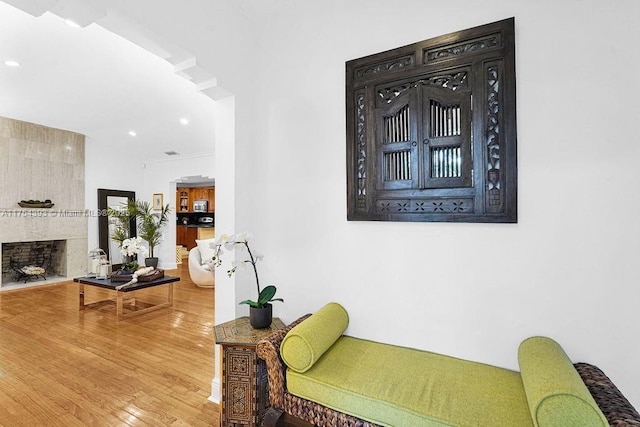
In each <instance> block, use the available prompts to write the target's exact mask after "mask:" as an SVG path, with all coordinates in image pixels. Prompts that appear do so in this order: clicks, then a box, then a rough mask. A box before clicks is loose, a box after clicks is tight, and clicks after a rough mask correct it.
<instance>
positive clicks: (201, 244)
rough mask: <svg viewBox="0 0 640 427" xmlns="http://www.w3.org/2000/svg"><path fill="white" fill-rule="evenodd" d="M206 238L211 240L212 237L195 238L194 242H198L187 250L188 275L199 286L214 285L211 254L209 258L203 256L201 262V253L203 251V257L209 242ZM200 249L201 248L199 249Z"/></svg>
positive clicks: (209, 286)
mask: <svg viewBox="0 0 640 427" xmlns="http://www.w3.org/2000/svg"><path fill="white" fill-rule="evenodd" d="M208 240H210V241H211V242H213V239H207V240H200V241H198V240H196V243H198V244H197V245H196V246H195V247H194V248H193V249H191V250H190V251H189V275H190V276H191V280H192V281H193V283H195V284H196V285H197V286H199V287H201V288H213V287H215V279H214V267H213V262H211V257H213V255H211V257H209V259H206V258H205V261H204V264H203V255H202V253H203V252H204V253H205V257H206V256H207V254H208V253H209V251H208V250H207V249H206V248H208V244H209V241H208ZM201 249H203V250H202V251H201Z"/></svg>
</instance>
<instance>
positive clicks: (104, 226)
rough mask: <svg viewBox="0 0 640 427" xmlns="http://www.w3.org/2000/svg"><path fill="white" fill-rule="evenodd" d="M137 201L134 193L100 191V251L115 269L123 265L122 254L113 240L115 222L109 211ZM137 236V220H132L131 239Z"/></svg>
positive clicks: (101, 189)
mask: <svg viewBox="0 0 640 427" xmlns="http://www.w3.org/2000/svg"><path fill="white" fill-rule="evenodd" d="M135 200H136V193H135V192H134V191H123V190H106V189H104V188H99V189H98V210H99V212H100V216H99V217H98V241H99V243H100V249H102V250H104V251H105V253H106V254H107V257H108V258H109V260H110V261H111V265H112V266H113V268H114V269H118V268H120V264H122V254H121V253H120V248H119V247H118V244H117V243H116V242H115V241H113V240H112V239H111V234H112V233H113V228H114V225H113V221H110V220H109V216H108V215H107V211H108V208H113V209H120V208H122V207H123V206H126V204H127V202H129V201H135ZM135 236H136V223H135V218H132V219H131V226H130V236H129V237H135Z"/></svg>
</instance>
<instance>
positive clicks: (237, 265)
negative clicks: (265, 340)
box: [213, 233, 284, 329]
mask: <svg viewBox="0 0 640 427" xmlns="http://www.w3.org/2000/svg"><path fill="white" fill-rule="evenodd" d="M250 238H251V234H250V233H239V234H234V235H231V236H228V235H226V234H223V235H222V236H220V237H218V238H216V240H215V242H214V243H213V248H214V255H213V263H214V265H215V266H216V267H219V266H220V265H222V259H221V258H220V256H221V254H222V250H223V248H224V249H226V250H227V251H233V250H235V249H239V252H240V255H242V254H243V253H244V252H245V251H246V253H247V255H248V256H247V257H245V259H240V260H238V259H236V260H234V261H233V262H232V265H231V269H229V270H227V275H228V276H229V277H231V276H232V275H233V273H235V272H236V271H237V270H241V269H244V267H245V266H246V265H247V264H251V266H252V267H253V274H254V276H255V278H256V288H257V291H258V293H257V297H258V298H257V299H256V300H255V301H253V300H244V301H242V302H241V303H240V304H247V305H248V306H249V324H250V325H251V326H252V327H253V328H255V329H263V328H268V327H269V325H271V320H272V319H273V309H272V306H271V302H273V301H281V302H284V300H283V299H282V298H274V296H275V294H276V290H277V289H276V287H275V286H274V285H268V286H265V287H264V289H260V279H259V277H258V268H257V267H256V263H257V262H258V261H259V260H261V259H262V256H261V255H256V254H254V253H253V252H251V248H250V247H249V239H250Z"/></svg>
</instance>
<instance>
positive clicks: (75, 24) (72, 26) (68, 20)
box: [64, 19, 80, 28]
mask: <svg viewBox="0 0 640 427" xmlns="http://www.w3.org/2000/svg"><path fill="white" fill-rule="evenodd" d="M64 23H65V24H67V25H68V26H70V27H71V28H80V24H78V23H77V22H74V21H72V20H71V19H65V21H64Z"/></svg>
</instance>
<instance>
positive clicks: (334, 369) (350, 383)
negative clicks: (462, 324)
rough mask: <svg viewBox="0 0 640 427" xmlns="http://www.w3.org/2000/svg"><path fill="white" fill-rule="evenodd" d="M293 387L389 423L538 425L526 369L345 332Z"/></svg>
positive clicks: (292, 375)
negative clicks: (522, 373) (524, 379)
mask: <svg viewBox="0 0 640 427" xmlns="http://www.w3.org/2000/svg"><path fill="white" fill-rule="evenodd" d="M287 388H288V390H289V392H290V393H292V394H294V395H297V396H300V397H302V398H305V399H308V400H312V401H315V402H318V403H320V404H323V405H325V406H327V407H330V408H333V409H336V410H338V411H340V412H344V413H347V414H351V415H353V416H356V417H358V418H361V419H365V420H368V421H370V422H373V423H376V424H379V425H385V426H411V427H413V426H438V427H442V426H451V425H455V426H518V427H527V426H532V425H533V424H532V423H531V416H530V415H529V409H528V407H527V400H526V396H525V394H524V389H523V387H522V381H521V380H520V374H519V373H518V372H514V371H510V370H507V369H502V368H498V367H494V366H489V365H484V364H481V363H475V362H471V361H466V360H461V359H456V358H453V357H449V356H444V355H440V354H436V353H431V352H426V351H420V350H415V349H411V348H406V347H399V346H393V345H389V344H381V343H377V342H372V341H367V340H362V339H358V338H353V337H349V336H343V337H341V338H340V339H338V341H336V343H335V344H334V345H333V346H332V347H331V350H330V351H327V352H326V353H325V354H324V356H322V358H321V359H320V360H318V361H317V362H316V363H315V364H314V365H313V367H312V368H311V369H309V370H308V371H307V372H305V373H304V374H302V373H298V372H294V371H292V370H290V369H288V370H287Z"/></svg>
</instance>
